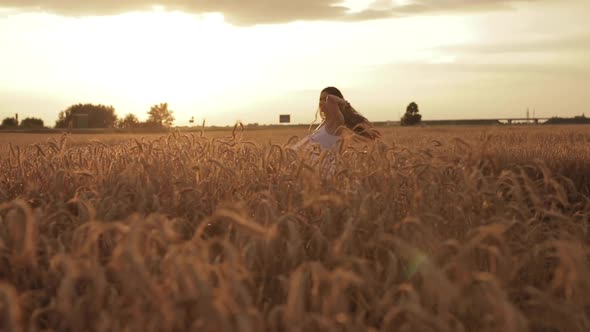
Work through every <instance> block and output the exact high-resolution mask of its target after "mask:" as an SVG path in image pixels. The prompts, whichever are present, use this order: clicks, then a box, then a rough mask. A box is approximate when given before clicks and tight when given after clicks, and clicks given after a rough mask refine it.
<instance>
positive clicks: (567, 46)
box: [438, 34, 590, 55]
mask: <svg viewBox="0 0 590 332" xmlns="http://www.w3.org/2000/svg"><path fill="white" fill-rule="evenodd" d="M438 50H440V51H446V52H452V53H459V54H473V55H479V54H515V53H546V52H567V53H572V52H590V34H572V35H565V36H553V37H546V38H543V39H541V38H536V39H530V40H520V41H511V42H503V43H490V44H488V43H479V44H469V45H459V46H445V47H439V48H438Z"/></svg>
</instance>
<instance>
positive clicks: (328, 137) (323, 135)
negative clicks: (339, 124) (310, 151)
mask: <svg viewBox="0 0 590 332" xmlns="http://www.w3.org/2000/svg"><path fill="white" fill-rule="evenodd" d="M310 139H311V140H312V141H313V142H314V143H318V144H319V145H320V146H321V147H322V149H330V148H332V147H334V146H335V145H336V144H338V142H340V140H341V139H342V138H341V137H340V136H337V135H332V134H329V133H328V131H327V130H326V126H321V127H320V128H319V129H318V130H316V131H314V132H313V133H312V134H311V137H310Z"/></svg>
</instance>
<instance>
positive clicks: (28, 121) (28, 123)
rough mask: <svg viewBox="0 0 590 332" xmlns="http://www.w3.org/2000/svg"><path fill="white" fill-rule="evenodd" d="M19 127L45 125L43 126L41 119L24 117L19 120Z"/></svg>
mask: <svg viewBox="0 0 590 332" xmlns="http://www.w3.org/2000/svg"><path fill="white" fill-rule="evenodd" d="M20 127H21V128H27V129H40V128H44V127H45V126H44V123H43V120H41V119H38V118H26V119H24V120H23V121H21V122H20Z"/></svg>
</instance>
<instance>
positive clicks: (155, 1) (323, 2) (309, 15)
mask: <svg viewBox="0 0 590 332" xmlns="http://www.w3.org/2000/svg"><path fill="white" fill-rule="evenodd" d="M544 1H550V0H415V1H411V2H407V3H406V4H405V5H399V4H398V2H397V1H394V0H373V1H370V0H367V7H366V8H365V9H364V10H361V11H359V12H354V13H351V12H350V10H349V8H348V7H346V6H344V5H343V4H342V3H343V2H342V1H340V0H288V1H285V0H166V1H164V0H83V1H81V0H0V8H1V7H5V8H16V9H19V10H23V11H42V12H50V13H56V14H59V15H65V16H100V15H114V14H121V13H125V12H130V11H144V10H152V9H153V8H154V6H158V5H161V6H164V7H165V8H166V9H167V10H180V11H184V12H188V13H194V14H206V13H223V15H224V16H225V20H226V21H227V22H229V23H232V24H235V25H254V24H268V23H286V22H292V21H298V20H306V21H317V20H326V21H361V20H371V19H380V18H391V17H400V16H409V15H416V14H426V13H433V12H456V11H471V10H489V9H506V8H511V7H512V6H513V5H514V4H515V3H517V2H529V3H532V2H535V3H536V2H544Z"/></svg>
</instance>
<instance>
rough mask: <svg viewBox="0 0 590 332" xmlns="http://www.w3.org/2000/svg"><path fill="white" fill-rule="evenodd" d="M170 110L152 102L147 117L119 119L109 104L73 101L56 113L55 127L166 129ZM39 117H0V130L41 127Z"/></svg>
mask: <svg viewBox="0 0 590 332" xmlns="http://www.w3.org/2000/svg"><path fill="white" fill-rule="evenodd" d="M173 114H174V111H172V110H170V109H169V108H168V104H167V103H161V104H157V105H154V106H152V107H151V108H150V110H149V111H148V112H147V115H148V119H147V120H146V121H143V122H142V121H139V119H138V118H137V116H136V115H134V114H131V113H129V114H127V115H125V116H124V117H123V118H119V117H118V116H117V113H116V112H115V108H114V107H113V106H106V105H101V104H98V105H95V104H75V105H72V106H70V107H68V108H67V109H65V110H63V111H61V112H59V115H58V118H57V121H56V122H55V128H69V129H72V128H122V129H131V128H169V127H171V126H172V123H173V122H174V115H173ZM41 128H45V125H44V123H43V120H41V119H38V118H32V117H31V118H26V119H24V120H22V121H20V122H19V120H18V115H15V116H14V117H7V118H5V119H4V120H2V124H1V125H0V129H41Z"/></svg>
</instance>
